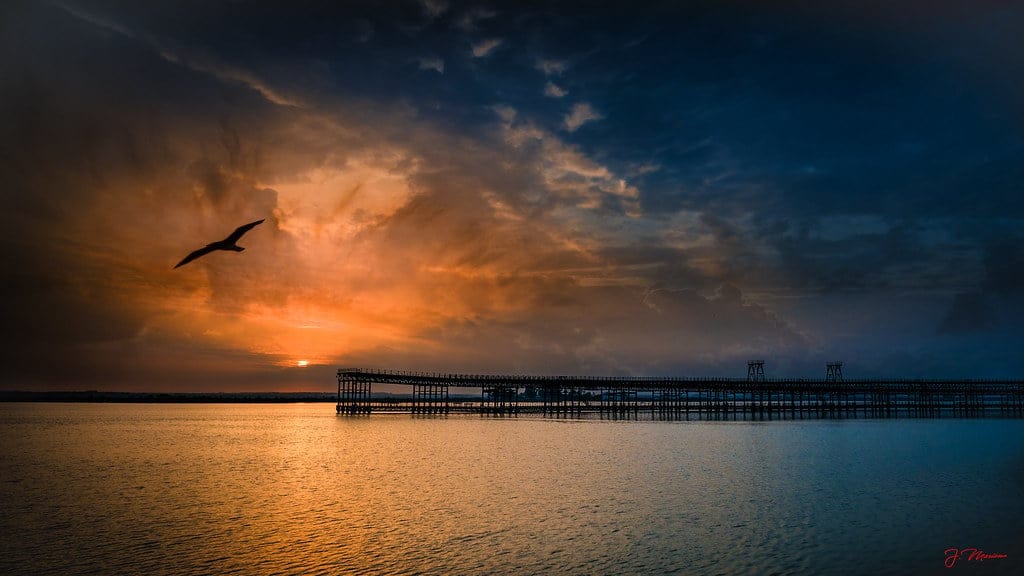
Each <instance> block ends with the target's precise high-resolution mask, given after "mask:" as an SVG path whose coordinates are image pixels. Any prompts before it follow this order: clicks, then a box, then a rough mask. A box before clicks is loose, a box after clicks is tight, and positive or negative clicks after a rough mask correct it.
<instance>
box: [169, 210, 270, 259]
mask: <svg viewBox="0 0 1024 576" xmlns="http://www.w3.org/2000/svg"><path fill="white" fill-rule="evenodd" d="M263 220H266V218H263V219H261V220H257V221H255V222H249V223H248V224H243V225H242V226H239V227H238V228H235V231H234V232H232V233H231V235H230V236H228V237H227V238H225V239H223V240H219V241H217V242H211V243H209V244H207V245H206V246H203V247H202V248H200V249H199V250H196V251H194V252H192V253H191V254H189V255H188V256H185V258H184V259H183V260H182V261H181V262H178V264H177V265H176V266H175V268H178V267H179V266H184V265H185V264H188V263H189V262H191V261H193V260H195V259H196V258H199V257H200V256H205V255H207V254H209V253H210V252H213V251H214V250H231V251H232V252H241V251H242V250H245V248H242V247H241V246H239V245H238V244H235V242H238V240H239V238H241V237H242V236H243V235H245V233H246V232H248V231H249V230H252V229H253V228H255V227H256V226H258V225H259V224H262V223H263Z"/></svg>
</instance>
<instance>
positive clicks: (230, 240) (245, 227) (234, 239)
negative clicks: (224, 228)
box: [196, 218, 266, 258]
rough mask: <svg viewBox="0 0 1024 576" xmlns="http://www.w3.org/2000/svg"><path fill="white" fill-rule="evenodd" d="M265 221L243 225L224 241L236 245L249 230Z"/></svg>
mask: <svg viewBox="0 0 1024 576" xmlns="http://www.w3.org/2000/svg"><path fill="white" fill-rule="evenodd" d="M264 220H266V218H262V219H260V220H257V221H255V222H249V223H248V224H243V225H241V226H239V227H238V228H235V231H234V232H232V233H231V235H230V236H228V237H227V238H225V239H224V241H225V242H227V243H229V244H234V243H235V242H238V240H239V239H240V238H241V237H242V236H243V235H245V233H246V232H248V231H249V230H252V229H253V228H255V227H256V226H257V225H259V224H263V221H264ZM199 256H202V254H200V255H199ZM199 256H196V258H198V257H199Z"/></svg>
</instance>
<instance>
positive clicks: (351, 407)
mask: <svg viewBox="0 0 1024 576" xmlns="http://www.w3.org/2000/svg"><path fill="white" fill-rule="evenodd" d="M335 410H337V412H338V414H349V415H356V414H369V413H370V381H369V380H362V379H358V378H351V377H349V376H346V375H345V373H343V372H342V371H341V370H339V371H338V405H337V406H336V407H335Z"/></svg>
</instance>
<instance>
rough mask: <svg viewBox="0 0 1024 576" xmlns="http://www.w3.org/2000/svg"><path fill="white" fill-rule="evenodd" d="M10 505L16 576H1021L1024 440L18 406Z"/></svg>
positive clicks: (306, 408)
mask: <svg viewBox="0 0 1024 576" xmlns="http://www.w3.org/2000/svg"><path fill="white" fill-rule="evenodd" d="M0 502H2V504H3V510H2V512H0V534H2V535H3V538H2V539H0V573H10V574H32V573H39V574H42V573H61V574H93V573H146V574H193V573H217V574H223V573H244V574H251V573H255V574H261V573H322V574H339V573H349V572H360V573H381V574H393V573H397V574H420V573H427V574H453V573H459V574H464V573H470V574H474V573H475V574H492V573H498V574H502V573H505V574H508V573H516V574H519V573H560V574H565V573H571V574H626V573H630V574H632V573H652V574H665V573H678V574H738V573H739V574H772V573H775V574H826V575H827V574H851V573H862V574H868V573H880V574H928V573H936V574H938V573H943V574H955V573H957V572H966V573H972V574H1014V573H1016V574H1019V573H1024V421H1020V420H878V421H873V420H851V421H782V422H761V423H757V422H650V421H641V422H635V421H602V420H551V419H543V418H539V417H538V418H523V417H520V418H511V419H494V418H482V417H480V416H456V417H448V418H422V417H421V418H413V417H411V416H409V415H374V416H371V417H369V418H365V417H355V418H353V417H339V416H336V415H335V414H334V406H333V405H332V404H326V403H324V404H285V405H265V404H263V405H245V404H234V405H167V404H160V405H156V404H128V405H125V404H17V403H9V404H0ZM950 547H957V548H966V547H979V548H982V549H984V550H985V551H986V552H994V553H1004V554H1007V555H1008V557H1007V558H1006V559H1002V560H989V561H986V562H984V563H981V564H979V563H977V562H973V563H969V562H966V561H961V562H960V563H959V564H958V565H957V566H956V567H955V568H954V569H953V570H952V571H950V570H947V569H946V568H944V567H943V559H944V553H943V551H944V550H946V549H947V548H950Z"/></svg>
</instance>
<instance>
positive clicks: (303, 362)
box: [295, 360, 309, 368]
mask: <svg viewBox="0 0 1024 576" xmlns="http://www.w3.org/2000/svg"><path fill="white" fill-rule="evenodd" d="M295 365H296V366H298V367H299V368H305V367H306V366H309V360H299V361H298V362H296V363H295Z"/></svg>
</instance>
